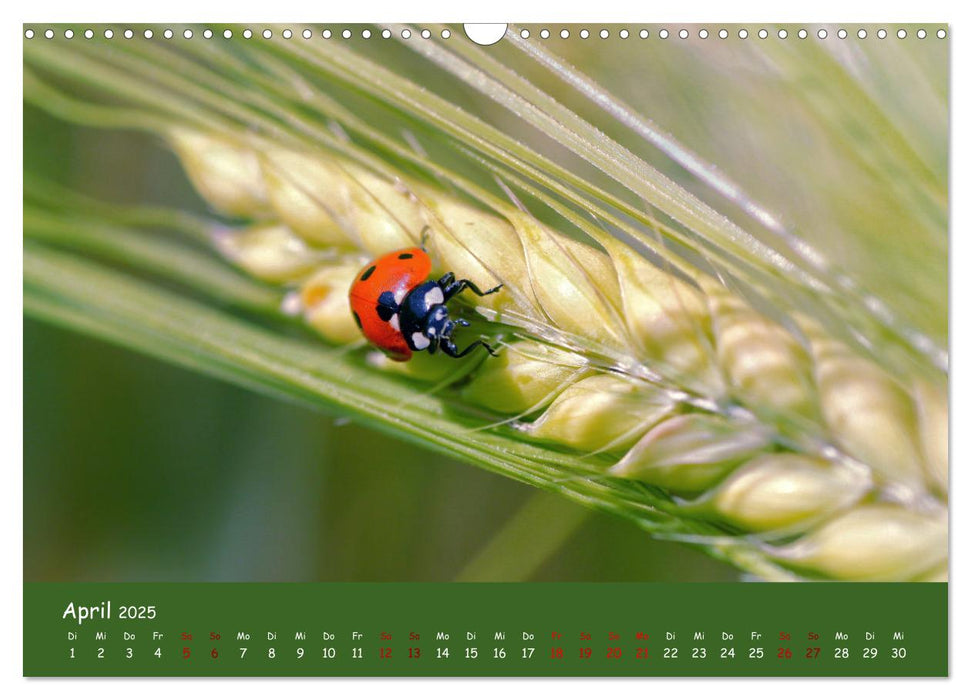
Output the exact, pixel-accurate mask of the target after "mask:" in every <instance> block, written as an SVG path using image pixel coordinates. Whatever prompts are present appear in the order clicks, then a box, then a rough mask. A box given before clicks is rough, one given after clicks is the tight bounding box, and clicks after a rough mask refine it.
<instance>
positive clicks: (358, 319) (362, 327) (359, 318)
mask: <svg viewBox="0 0 971 700" xmlns="http://www.w3.org/2000/svg"><path fill="white" fill-rule="evenodd" d="M351 313H352V314H354V323H356V324H357V327H358V328H360V329H361V330H364V326H362V325H361V317H360V316H358V315H357V311H352V312H351Z"/></svg>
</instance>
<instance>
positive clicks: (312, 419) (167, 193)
mask: <svg viewBox="0 0 971 700" xmlns="http://www.w3.org/2000/svg"><path fill="white" fill-rule="evenodd" d="M24 169H25V172H26V173H29V174H33V175H39V176H43V177H45V178H47V179H50V180H53V181H55V182H58V183H61V184H64V185H68V186H70V187H72V188H74V189H76V190H78V191H80V192H83V193H85V194H88V195H91V196H94V197H98V198H101V199H105V200H108V201H114V202H129V203H148V202H152V203H160V204H169V205H176V206H180V207H186V208H189V209H192V210H195V211H199V212H204V211H205V205H204V204H203V203H202V202H201V201H200V200H199V199H198V197H197V196H196V195H195V193H194V192H193V191H192V190H191V188H190V186H189V184H188V183H187V181H186V179H185V177H184V175H183V174H182V171H181V168H180V166H179V165H178V163H177V162H176V160H175V158H174V157H173V156H172V155H171V154H170V153H169V152H168V151H167V150H166V149H165V148H164V147H162V146H161V144H160V143H158V142H156V141H155V140H154V139H152V138H149V137H146V136H143V135H139V134H132V133H123V132H115V131H100V130H93V129H84V128H77V127H72V126H68V125H65V124H63V123H61V122H58V121H56V120H54V119H52V118H51V117H49V116H47V115H46V114H44V113H42V112H39V111H38V110H35V109H33V108H30V107H25V111H24ZM524 509H525V512H524V517H522V518H518V519H517V514H518V513H523V511H524ZM507 525H509V529H506V530H504V528H505V527H506V526H507ZM538 529H539V530H540V531H542V530H547V529H548V530H549V536H548V537H546V536H545V533H539V534H538V531H537V530H538ZM496 538H498V539H496ZM490 545H491V546H490ZM24 577H25V579H26V580H28V581H87V580H90V581H449V580H454V579H456V578H457V577H465V578H474V579H477V580H515V579H524V580H542V581H630V580H646V581H651V580H657V581H664V580H672V581H675V580H677V581H685V580H689V581H690V580H730V579H734V578H736V577H737V574H736V572H735V571H734V570H733V569H730V568H728V567H727V566H724V565H722V564H720V563H718V562H716V561H714V560H712V559H710V558H709V557H707V556H705V555H703V554H701V553H700V552H698V551H696V550H694V549H692V548H690V547H687V546H685V545H682V544H679V543H674V542H662V541H657V540H652V539H650V538H649V537H648V535H647V534H646V533H644V532H643V531H641V530H640V529H638V528H637V527H635V526H634V525H632V524H631V523H628V522H626V521H623V520H621V519H619V518H617V517H614V516H610V515H606V514H601V513H595V512H590V511H587V510H585V509H583V508H581V507H580V506H577V505H574V504H572V503H569V502H567V501H565V500H562V499H558V498H554V497H552V496H542V495H540V494H539V493H538V492H537V491H536V490H534V489H532V488H529V487H526V486H523V485H521V484H518V483H516V482H513V481H511V480H508V479H505V478H502V477H498V476H495V475H493V474H490V473H488V472H485V471H483V470H481V469H478V468H475V467H471V466H468V465H465V464H462V463H460V462H457V461H454V460H450V459H447V458H444V457H442V456H441V455H438V454H434V453H431V452H428V451H425V450H423V449H420V448H418V447H415V446H413V445H411V444H408V443H404V442H402V441H400V440H397V439H395V438H391V437H388V436H385V435H383V434H380V433H376V432H373V431H371V430H369V429H366V428H364V427H360V426H357V425H354V424H347V423H343V422H342V421H340V420H337V419H335V418H334V417H332V416H327V415H323V414H320V413H315V412H313V411H310V410H308V409H305V408H303V407H298V406H293V405H289V404H286V403H283V402H281V401H279V400H276V399H273V398H268V397H264V396H260V395H257V394H254V393H252V392H249V391H246V390H243V389H240V388H237V387H235V386H231V385H228V384H225V383H223V382H220V381H216V380H212V379H209V378H207V377H204V376H201V375H198V374H194V373H192V372H188V371H186V370H183V369H181V368H177V367H173V366H169V365H166V364H163V363H160V362H157V361H155V360H152V359H149V358H146V357H142V356H139V355H136V354H133V353H131V352H128V351H126V350H122V349H119V348H117V347H114V346H111V345H108V344H105V343H102V342H100V341H96V340H92V339H89V338H86V337H83V336H80V335H77V334H74V333H70V332H65V331H63V330H60V329H57V328H53V327H51V326H47V325H44V324H41V323H38V322H35V321H32V320H25V322H24Z"/></svg>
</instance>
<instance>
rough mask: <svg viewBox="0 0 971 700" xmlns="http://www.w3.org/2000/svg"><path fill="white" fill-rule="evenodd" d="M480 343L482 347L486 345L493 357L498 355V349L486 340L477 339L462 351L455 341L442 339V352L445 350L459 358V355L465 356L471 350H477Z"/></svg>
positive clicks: (449, 354) (447, 353)
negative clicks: (493, 347) (494, 348)
mask: <svg viewBox="0 0 971 700" xmlns="http://www.w3.org/2000/svg"><path fill="white" fill-rule="evenodd" d="M480 345H481V346H482V347H484V348H485V349H486V351H487V352H488V353H489V354H490V355H492V356H493V357H496V356H497V355H496V351H495V350H493V349H492V346H491V345H489V344H488V343H487V342H485V341H484V340H476V341H475V342H473V343H472V344H471V345H469V346H468V347H467V348H465V350H462V351H461V352H459V350H458V348H456V347H455V343H453V342H452V341H451V340H450V339H446V340H443V341H442V352H444V353H445V354H446V355H448V356H449V357H456V358H458V357H465V356H466V355H468V354H469V353H470V352H472V351H473V350H475V349H476V348H477V347H479V346H480Z"/></svg>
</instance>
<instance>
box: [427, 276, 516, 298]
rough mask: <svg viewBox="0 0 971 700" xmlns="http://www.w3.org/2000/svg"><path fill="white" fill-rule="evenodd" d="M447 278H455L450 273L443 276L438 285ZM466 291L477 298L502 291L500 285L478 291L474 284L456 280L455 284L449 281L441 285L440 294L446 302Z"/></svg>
mask: <svg viewBox="0 0 971 700" xmlns="http://www.w3.org/2000/svg"><path fill="white" fill-rule="evenodd" d="M449 276H451V278H452V279H454V278H455V276H454V275H452V273H451V272H450V273H448V274H447V275H445V277H443V278H442V279H441V280H439V283H440V284H441V283H443V282H444V281H445V278H446V277H449ZM466 289H470V290H472V292H474V293H475V294H477V295H478V296H480V297H484V296H486V295H488V294H495V293H496V292H498V291H499V290H500V289H502V285H501V284H500V285H497V286H495V287H493V288H492V289H487V290H485V291H484V292H483V291H482V290H481V289H479V288H478V287H477V286H476V285H475V283H474V282H472V281H470V280H458V281H457V282H452V281H451V280H449V282H448V283H447V284H442V293H443V294H444V295H445V301H448V300H449V299H451V298H452V297H454V296H455V295H456V294H461V293H462V292H463V291H464V290H466Z"/></svg>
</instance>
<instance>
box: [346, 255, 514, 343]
mask: <svg viewBox="0 0 971 700" xmlns="http://www.w3.org/2000/svg"><path fill="white" fill-rule="evenodd" d="M431 271H432V261H431V258H429V257H428V253H426V252H425V249H424V248H405V249H403V250H396V251H395V252H393V253H388V254H387V255H384V256H382V257H380V258H378V259H377V260H374V261H372V262H371V263H369V264H368V265H366V266H365V267H364V268H363V269H362V270H361V271H360V272H359V273H358V274H357V277H355V278H354V282H353V283H352V284H351V292H350V302H351V312H352V313H353V314H354V321H355V322H356V323H357V327H358V328H360V329H361V332H362V333H363V334H364V337H365V338H367V339H368V340H369V341H371V343H373V344H374V345H375V346H377V347H378V348H379V349H381V350H382V351H384V353H385V354H387V355H388V356H389V357H390V358H391V359H392V360H396V361H398V362H406V361H407V360H409V359H411V354H412V352H418V351H421V350H427V351H428V352H429V353H432V354H434V353H435V352H436V351H437V350H439V349H441V351H442V352H444V353H445V354H446V355H448V356H449V357H464V356H465V355H468V354H469V353H470V352H472V351H473V350H475V348H477V347H479V346H480V345H481V346H482V347H484V348H485V349H486V351H488V353H489V354H490V355H493V356H495V354H496V353H495V351H494V350H493V349H492V348H491V347H490V346H489V345H488V344H487V343H485V342H483V341H482V340H476V341H475V342H474V343H472V344H471V345H469V346H468V347H467V348H465V349H464V350H462V351H459V350H458V349H457V348H456V347H455V343H454V342H453V341H452V332H453V331H454V330H455V327H456V326H468V325H469V322H468V321H465V320H464V319H458V320H456V321H453V320H451V319H450V318H449V317H448V307H446V304H447V303H448V301H449V299H451V298H452V297H454V296H455V295H457V294H459V293H460V292H462V291H464V290H465V289H469V290H471V291H472V292H474V293H475V294H478V295H479V296H480V297H484V296H486V295H487V294H494V293H495V292H498V291H499V290H500V289H501V288H502V285H501V284H500V285H499V286H498V287H493V288H492V289H487V290H486V291H484V292H483V291H482V290H481V289H479V288H478V287H477V286H475V284H473V283H472V282H470V281H469V280H456V279H455V274H454V273H452V272H449V273H446V274H445V275H444V276H443V277H442V278H441V279H439V280H438V281H435V280H431V279H429V274H431Z"/></svg>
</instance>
